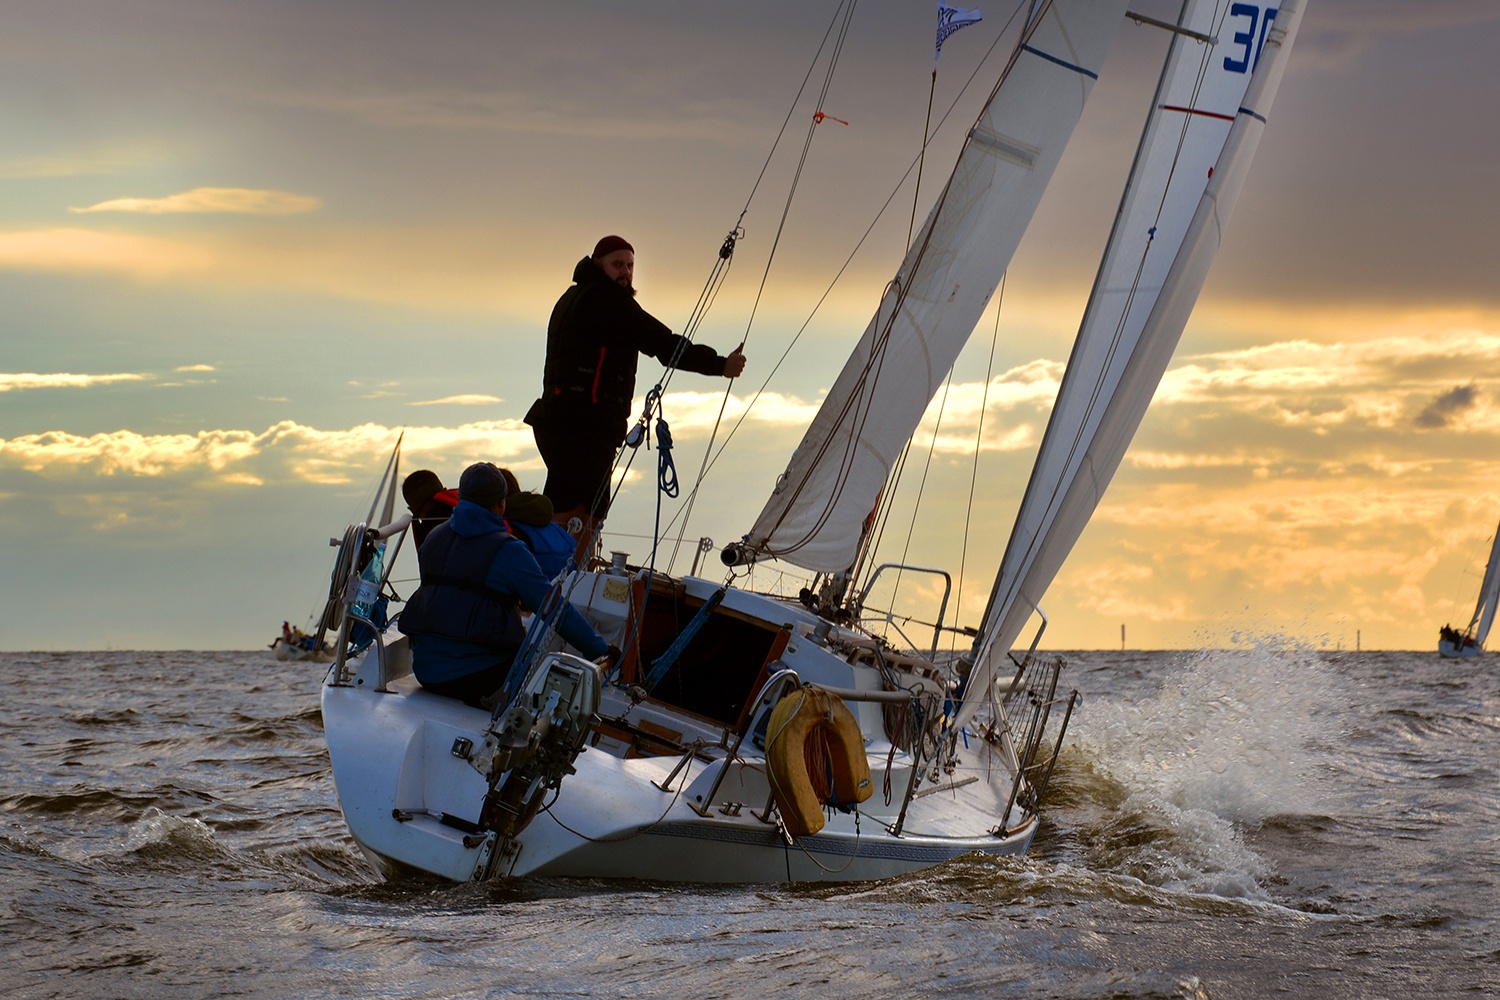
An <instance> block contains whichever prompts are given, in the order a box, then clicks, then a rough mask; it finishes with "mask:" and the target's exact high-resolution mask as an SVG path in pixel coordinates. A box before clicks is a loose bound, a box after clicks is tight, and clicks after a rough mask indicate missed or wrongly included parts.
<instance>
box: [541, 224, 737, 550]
mask: <svg viewBox="0 0 1500 1000" xmlns="http://www.w3.org/2000/svg"><path fill="white" fill-rule="evenodd" d="M634 276H635V249H634V248H633V247H631V245H630V244H629V243H627V242H625V240H623V239H621V238H620V237H618V236H606V237H604V238H603V239H602V240H600V241H599V242H598V244H597V245H596V246H595V247H594V252H593V254H592V255H591V256H588V257H585V258H584V259H583V260H580V261H579V262H578V265H577V266H576V267H574V268H573V282H574V284H573V287H571V288H569V289H568V290H567V291H566V292H563V295H562V298H560V299H558V300H557V305H556V306H554V307H553V309H552V318H551V320H550V321H549V322H548V324H547V364H546V370H545V371H544V373H543V375H542V397H541V398H540V399H538V400H537V401H536V402H535V403H534V404H532V407H531V409H530V410H529V411H528V412H527V414H526V422H527V423H528V424H530V425H531V429H532V433H533V434H534V435H535V436H536V446H537V450H538V451H540V452H541V453H542V461H544V462H546V463H547V485H546V486H545V487H544V488H543V490H542V492H543V493H545V494H546V495H547V496H548V497H550V498H551V499H552V503H553V505H554V506H555V507H556V509H557V517H558V519H559V520H560V521H563V522H566V521H567V520H568V519H569V518H571V517H581V518H602V517H604V515H605V514H606V513H607V512H608V510H609V473H610V467H611V466H612V465H613V464H614V459H615V452H616V451H617V450H618V449H619V447H620V444H621V442H623V441H624V440H625V433H626V429H627V425H628V424H629V422H630V403H631V399H632V398H633V397H634V395H635V368H636V361H637V360H638V358H639V356H640V355H642V354H649V355H651V356H652V357H654V358H656V359H657V360H658V361H660V362H661V363H662V364H672V365H675V366H676V367H677V368H680V369H683V370H685V371H690V372H698V373H699V374H701V375H722V376H724V377H726V378H738V377H739V375H740V373H741V372H743V371H744V370H745V356H744V355H743V354H741V353H740V351H739V349H738V348H736V349H735V350H734V351H733V352H732V353H731V354H730V355H729V356H728V357H721V356H720V355H719V354H718V352H716V351H715V350H714V349H713V348H711V347H706V346H704V345H702V344H692V343H689V342H688V341H687V340H686V339H685V338H683V337H679V336H678V335H677V334H674V333H673V332H672V331H671V330H669V329H668V328H667V327H666V325H665V324H664V323H662V322H661V321H660V320H658V319H656V318H655V317H653V316H652V315H651V314H650V313H648V312H646V310H644V309H642V308H641V307H640V305H639V304H638V303H637V302H636V301H635V287H634V284H633V279H634ZM679 352H680V353H679ZM584 523H585V526H586V527H590V526H591V524H590V522H589V521H588V520H585V522H584Z"/></svg>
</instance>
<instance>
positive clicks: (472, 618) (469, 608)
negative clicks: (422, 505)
mask: <svg viewBox="0 0 1500 1000" xmlns="http://www.w3.org/2000/svg"><path fill="white" fill-rule="evenodd" d="M514 541H516V538H515V537H514V536H513V535H511V534H509V533H508V532H505V531H492V532H489V533H488V534H484V535H477V536H475V537H473V538H465V537H463V536H462V535H460V534H458V533H457V532H456V531H454V530H453V526H452V525H451V524H440V525H438V526H437V527H436V528H433V529H432V533H431V534H429V535H428V536H427V539H426V541H424V542H423V543H422V547H421V548H420V549H418V550H417V564H418V566H419V568H420V570H421V575H422V583H421V585H420V586H419V587H417V592H416V593H415V594H412V595H411V600H409V601H407V602H406V609H405V610H404V611H402V612H401V631H403V632H405V633H406V634H407V635H431V636H438V637H441V638H444V639H457V640H459V641H460V642H472V643H477V644H479V645H484V646H493V647H495V649H496V650H497V651H498V652H502V653H506V652H514V651H515V650H516V649H518V648H519V647H520V645H521V641H522V640H523V639H524V638H525V637H526V630H525V629H524V628H522V627H521V615H520V612H518V611H517V610H516V606H517V604H518V603H519V602H518V601H517V599H516V598H515V597H513V596H511V595H510V594H506V593H503V592H501V591H498V590H495V589H493V588H492V587H490V586H489V585H488V584H486V583H485V577H486V576H488V575H489V571H490V566H491V565H493V564H494V562H495V557H496V556H497V555H499V553H500V547H501V546H502V545H505V544H506V543H508V542H514Z"/></svg>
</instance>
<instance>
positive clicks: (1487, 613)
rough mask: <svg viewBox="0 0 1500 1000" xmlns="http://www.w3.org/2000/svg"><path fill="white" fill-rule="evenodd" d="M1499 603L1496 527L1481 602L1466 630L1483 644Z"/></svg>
mask: <svg viewBox="0 0 1500 1000" xmlns="http://www.w3.org/2000/svg"><path fill="white" fill-rule="evenodd" d="M1497 604H1500V527H1497V528H1496V529H1495V541H1494V544H1493V545H1491V546H1490V561H1489V562H1488V563H1486V564H1485V567H1484V582H1483V583H1481V584H1480V585H1479V602H1478V603H1477V604H1475V605H1474V617H1473V618H1471V619H1469V627H1468V628H1467V629H1466V630H1465V633H1466V634H1468V635H1472V636H1473V637H1474V641H1475V642H1477V643H1478V644H1479V645H1481V646H1483V645H1484V641H1485V640H1486V639H1488V638H1489V635H1490V626H1491V625H1493V624H1495V607H1496V605H1497ZM1476 626H1477V628H1476Z"/></svg>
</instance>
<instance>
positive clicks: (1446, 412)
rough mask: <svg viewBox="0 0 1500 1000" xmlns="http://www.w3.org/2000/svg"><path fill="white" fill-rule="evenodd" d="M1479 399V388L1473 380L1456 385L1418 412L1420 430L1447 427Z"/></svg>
mask: <svg viewBox="0 0 1500 1000" xmlns="http://www.w3.org/2000/svg"><path fill="white" fill-rule="evenodd" d="M1478 401H1479V390H1478V388H1476V387H1475V386H1474V384H1473V383H1472V382H1471V383H1469V384H1468V385H1460V386H1456V387H1454V388H1452V389H1449V390H1448V391H1447V392H1445V393H1443V394H1442V395H1441V396H1439V397H1438V398H1437V399H1434V400H1433V401H1432V402H1430V403H1428V404H1427V406H1426V408H1425V409H1423V410H1422V412H1421V413H1419V414H1417V419H1416V426H1417V427H1418V429H1420V430H1428V431H1430V430H1438V429H1440V428H1443V427H1447V426H1448V425H1449V424H1450V423H1452V421H1453V419H1454V418H1455V417H1458V416H1460V415H1462V414H1463V413H1464V411H1466V410H1470V409H1473V408H1474V404H1475V403H1477V402H1478Z"/></svg>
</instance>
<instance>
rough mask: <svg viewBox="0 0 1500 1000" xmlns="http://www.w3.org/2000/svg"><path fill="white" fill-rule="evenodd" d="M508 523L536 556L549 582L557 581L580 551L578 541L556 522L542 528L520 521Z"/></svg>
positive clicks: (549, 522) (550, 522)
mask: <svg viewBox="0 0 1500 1000" xmlns="http://www.w3.org/2000/svg"><path fill="white" fill-rule="evenodd" d="M506 523H507V524H509V525H510V530H511V531H512V532H514V533H515V536H516V537H517V538H519V539H520V540H521V541H523V542H525V543H526V547H527V548H528V549H530V550H531V554H532V555H534V556H536V564H537V565H538V566H540V567H541V568H542V573H543V575H545V576H546V577H547V578H548V579H549V580H551V579H556V577H557V574H559V573H561V572H562V571H563V567H565V566H567V565H568V560H569V559H572V558H573V554H574V553H575V552H577V551H578V539H576V538H574V537H573V536H572V535H570V534H568V529H567V528H564V527H563V526H562V525H560V524H558V523H557V522H556V521H548V522H547V523H546V524H544V525H541V526H540V527H539V526H537V525H534V524H522V523H521V522H520V521H507V522H506Z"/></svg>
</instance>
